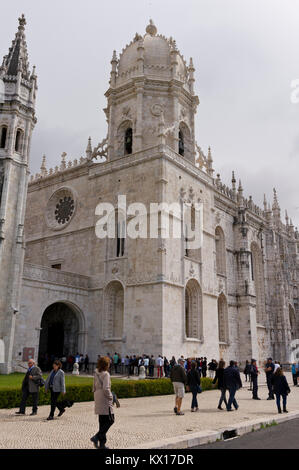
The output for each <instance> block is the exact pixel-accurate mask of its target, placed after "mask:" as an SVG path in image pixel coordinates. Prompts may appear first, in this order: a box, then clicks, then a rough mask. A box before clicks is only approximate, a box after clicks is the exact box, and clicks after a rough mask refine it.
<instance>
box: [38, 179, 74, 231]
mask: <svg viewBox="0 0 299 470" xmlns="http://www.w3.org/2000/svg"><path fill="white" fill-rule="evenodd" d="M76 205H77V204H76V197H75V194H74V192H73V190H72V189H71V188H65V187H64V188H60V189H58V191H56V192H55V193H54V194H52V196H51V197H50V199H49V201H48V204H47V208H46V213H45V218H46V222H47V225H48V227H49V228H51V229H52V230H62V229H64V228H65V227H66V226H67V225H68V224H69V223H70V221H71V220H72V218H73V217H74V214H75V211H76Z"/></svg>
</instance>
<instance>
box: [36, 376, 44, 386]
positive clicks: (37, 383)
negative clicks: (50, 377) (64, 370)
mask: <svg viewBox="0 0 299 470" xmlns="http://www.w3.org/2000/svg"><path fill="white" fill-rule="evenodd" d="M35 384H36V385H37V386H38V387H43V386H44V385H45V381H44V379H43V378H42V377H41V378H40V379H38V380H37V382H35Z"/></svg>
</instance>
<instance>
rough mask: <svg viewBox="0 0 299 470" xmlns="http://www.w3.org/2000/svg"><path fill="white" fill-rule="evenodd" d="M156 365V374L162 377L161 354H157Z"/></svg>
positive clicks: (162, 364)
mask: <svg viewBox="0 0 299 470" xmlns="http://www.w3.org/2000/svg"><path fill="white" fill-rule="evenodd" d="M156 366H157V376H158V377H163V366H164V360H163V358H162V356H160V355H159V356H158V357H157V359H156Z"/></svg>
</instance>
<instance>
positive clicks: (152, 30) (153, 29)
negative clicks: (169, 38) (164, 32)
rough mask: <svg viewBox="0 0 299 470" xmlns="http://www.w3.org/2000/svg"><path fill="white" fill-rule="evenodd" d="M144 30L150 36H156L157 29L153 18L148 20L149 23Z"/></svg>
mask: <svg viewBox="0 0 299 470" xmlns="http://www.w3.org/2000/svg"><path fill="white" fill-rule="evenodd" d="M145 31H146V32H147V33H148V34H150V35H151V36H156V34H157V31H158V30H157V28H156V26H155V25H154V22H153V20H149V24H148V25H147V27H146V29H145Z"/></svg>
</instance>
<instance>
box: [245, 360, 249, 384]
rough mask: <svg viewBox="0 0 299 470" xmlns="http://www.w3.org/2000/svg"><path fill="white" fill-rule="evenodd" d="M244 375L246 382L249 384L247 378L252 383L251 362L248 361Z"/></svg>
mask: <svg viewBox="0 0 299 470" xmlns="http://www.w3.org/2000/svg"><path fill="white" fill-rule="evenodd" d="M244 375H245V382H247V377H248V380H249V382H250V364H249V361H246V364H245V368H244Z"/></svg>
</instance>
